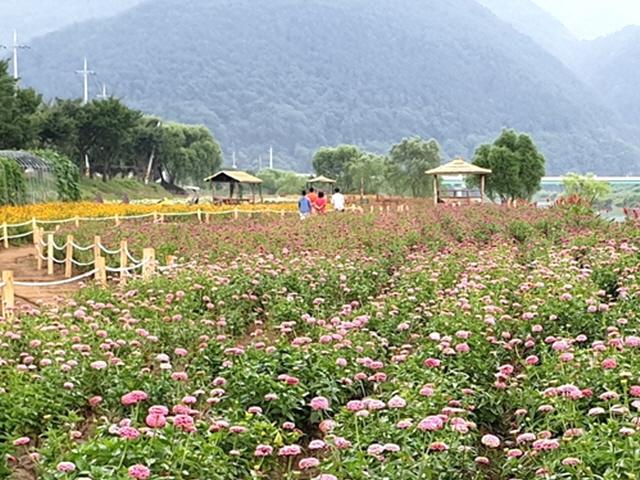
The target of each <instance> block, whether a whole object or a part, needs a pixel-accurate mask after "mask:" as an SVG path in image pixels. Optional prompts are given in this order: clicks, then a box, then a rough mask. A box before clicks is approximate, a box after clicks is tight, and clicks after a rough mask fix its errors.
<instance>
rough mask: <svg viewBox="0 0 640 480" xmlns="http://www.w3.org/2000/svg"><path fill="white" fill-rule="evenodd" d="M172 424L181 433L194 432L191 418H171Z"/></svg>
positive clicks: (186, 416)
mask: <svg viewBox="0 0 640 480" xmlns="http://www.w3.org/2000/svg"><path fill="white" fill-rule="evenodd" d="M173 424H174V425H175V426H176V428H178V429H179V430H182V431H183V432H189V433H191V432H195V431H196V426H195V424H194V422H193V418H191V417H190V416H189V415H184V414H180V415H176V416H175V417H173Z"/></svg>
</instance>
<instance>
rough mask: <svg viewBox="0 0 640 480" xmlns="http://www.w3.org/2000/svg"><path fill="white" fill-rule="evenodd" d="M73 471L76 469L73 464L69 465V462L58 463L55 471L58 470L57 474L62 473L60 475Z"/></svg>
mask: <svg viewBox="0 0 640 480" xmlns="http://www.w3.org/2000/svg"><path fill="white" fill-rule="evenodd" d="M75 469H76V465H75V463H71V462H60V463H59V464H58V465H57V466H56V470H58V471H59V472H62V473H69V472H73V471H75Z"/></svg>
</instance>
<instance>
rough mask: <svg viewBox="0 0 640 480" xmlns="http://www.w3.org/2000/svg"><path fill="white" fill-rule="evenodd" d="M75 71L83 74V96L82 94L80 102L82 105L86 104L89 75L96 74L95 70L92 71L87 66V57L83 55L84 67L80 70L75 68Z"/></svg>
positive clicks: (87, 101)
mask: <svg viewBox="0 0 640 480" xmlns="http://www.w3.org/2000/svg"><path fill="white" fill-rule="evenodd" d="M76 73H77V74H78V75H82V76H83V80H84V96H83V100H82V103H83V104H84V105H86V104H87V103H89V76H90V75H95V74H96V72H94V71H93V70H89V66H88V63H87V57H84V68H83V69H82V70H76Z"/></svg>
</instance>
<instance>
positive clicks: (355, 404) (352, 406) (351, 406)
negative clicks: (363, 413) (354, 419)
mask: <svg viewBox="0 0 640 480" xmlns="http://www.w3.org/2000/svg"><path fill="white" fill-rule="evenodd" d="M347 410H349V411H351V412H358V411H360V410H364V403H362V402H361V401H360V400H351V401H349V402H347Z"/></svg>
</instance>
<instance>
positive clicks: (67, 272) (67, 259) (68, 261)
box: [64, 235, 73, 278]
mask: <svg viewBox="0 0 640 480" xmlns="http://www.w3.org/2000/svg"><path fill="white" fill-rule="evenodd" d="M72 260H73V235H67V251H66V252H65V256H64V278H71V275H72V274H73V261H72Z"/></svg>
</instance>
